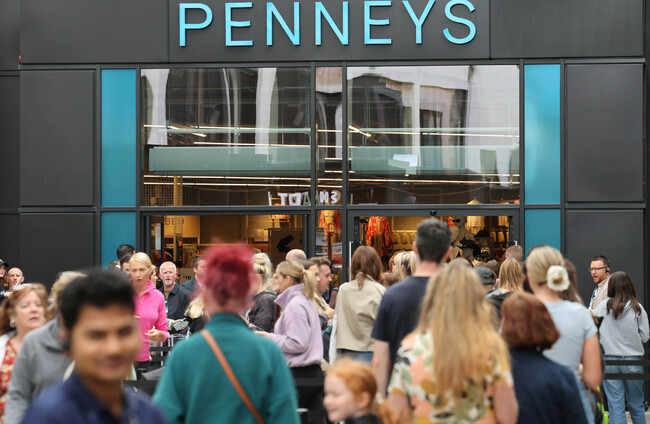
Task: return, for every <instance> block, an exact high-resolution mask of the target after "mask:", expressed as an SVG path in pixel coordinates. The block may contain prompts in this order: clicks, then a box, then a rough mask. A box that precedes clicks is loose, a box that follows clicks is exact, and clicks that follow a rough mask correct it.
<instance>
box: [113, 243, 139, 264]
mask: <svg viewBox="0 0 650 424" xmlns="http://www.w3.org/2000/svg"><path fill="white" fill-rule="evenodd" d="M134 253H135V247H133V246H131V245H130V244H120V245H119V246H117V253H116V254H117V259H118V260H119V259H120V258H123V257H125V256H126V255H132V254H134Z"/></svg>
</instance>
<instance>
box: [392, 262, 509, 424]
mask: <svg viewBox="0 0 650 424" xmlns="http://www.w3.org/2000/svg"><path fill="white" fill-rule="evenodd" d="M388 393H389V401H390V402H391V403H392V404H393V405H394V406H395V407H397V408H400V409H404V410H406V409H410V410H411V411H412V413H413V422H414V423H418V424H419V423H481V424H487V423H496V422H499V423H502V424H512V423H515V422H516V420H517V413H518V406H517V400H516V398H515V392H514V388H513V384H512V374H511V372H510V363H509V356H508V348H507V347H506V345H505V343H504V342H503V340H502V339H501V337H500V336H499V334H498V333H497V332H496V330H495V326H494V312H493V310H492V308H491V306H490V305H489V304H488V303H487V302H486V300H485V290H484V289H483V286H482V285H481V283H480V280H479V276H478V274H477V273H476V272H475V271H474V270H473V269H471V268H469V267H467V266H466V265H463V264H462V263H452V264H450V265H447V266H445V267H444V268H443V269H441V270H440V271H439V272H438V273H437V274H436V275H435V276H434V277H432V279H431V280H430V281H429V285H428V288H427V294H426V296H425V298H424V301H423V303H422V313H421V315H420V322H419V323H418V326H417V328H416V329H415V331H414V332H413V333H411V334H410V335H408V336H407V337H406V338H405V339H404V340H403V341H402V346H401V348H400V349H399V351H398V355H397V360H396V363H395V366H394V368H393V374H392V377H391V382H390V385H389V388H388Z"/></svg>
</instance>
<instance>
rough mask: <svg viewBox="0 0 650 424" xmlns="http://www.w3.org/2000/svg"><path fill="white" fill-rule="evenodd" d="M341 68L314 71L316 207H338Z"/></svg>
mask: <svg viewBox="0 0 650 424" xmlns="http://www.w3.org/2000/svg"><path fill="white" fill-rule="evenodd" d="M342 75H343V74H342V68H340V67H319V68H316V94H315V97H316V144H317V146H318V199H317V202H316V203H317V204H319V205H336V204H341V202H342V200H343V199H342V198H341V192H342V187H343V185H342V180H341V177H342V173H343V162H342V157H343V156H342V151H343V148H342V146H343V103H342V96H341V94H342V92H343V76H342Z"/></svg>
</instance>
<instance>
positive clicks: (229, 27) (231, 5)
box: [225, 2, 253, 47]
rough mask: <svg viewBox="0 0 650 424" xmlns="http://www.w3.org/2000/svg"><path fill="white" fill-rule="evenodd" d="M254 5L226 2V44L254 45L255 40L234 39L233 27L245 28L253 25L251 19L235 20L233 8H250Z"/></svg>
mask: <svg viewBox="0 0 650 424" xmlns="http://www.w3.org/2000/svg"><path fill="white" fill-rule="evenodd" d="M251 7H253V3H251V2H246V3H226V18H225V19H226V25H225V27H226V46H228V47H230V46H252V45H253V40H233V39H232V29H233V28H244V27H249V26H251V21H233V20H232V10H233V9H248V8H251Z"/></svg>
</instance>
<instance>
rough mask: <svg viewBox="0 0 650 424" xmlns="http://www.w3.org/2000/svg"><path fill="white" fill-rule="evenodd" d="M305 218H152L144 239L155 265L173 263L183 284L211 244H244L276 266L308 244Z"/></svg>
mask: <svg viewBox="0 0 650 424" xmlns="http://www.w3.org/2000/svg"><path fill="white" fill-rule="evenodd" d="M306 217H307V215H152V216H147V217H146V220H145V221H146V225H147V228H148V229H149V230H148V231H149V233H148V234H149V236H148V237H147V239H146V240H145V243H146V251H147V252H149V254H150V256H151V259H152V261H153V263H154V265H160V264H161V263H163V262H165V261H172V262H174V263H175V264H176V266H177V268H178V269H179V280H180V281H181V282H182V283H183V282H185V281H188V280H189V279H191V278H192V276H193V272H192V262H193V260H194V258H195V257H196V256H200V255H202V254H203V253H204V251H205V250H206V249H207V248H208V247H210V246H211V245H213V244H214V241H215V240H220V241H221V242H222V243H226V244H230V243H237V242H242V241H243V242H245V243H247V244H248V245H249V246H250V247H251V248H253V249H255V251H257V252H264V253H266V254H268V255H269V257H270V258H271V261H272V262H273V263H274V264H277V263H279V262H281V261H283V260H284V258H285V255H286V254H287V252H289V250H291V249H303V250H304V248H305V246H306V245H307V234H306V233H305V231H304V230H305V229H306V227H307V226H306V222H307V219H306Z"/></svg>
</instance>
